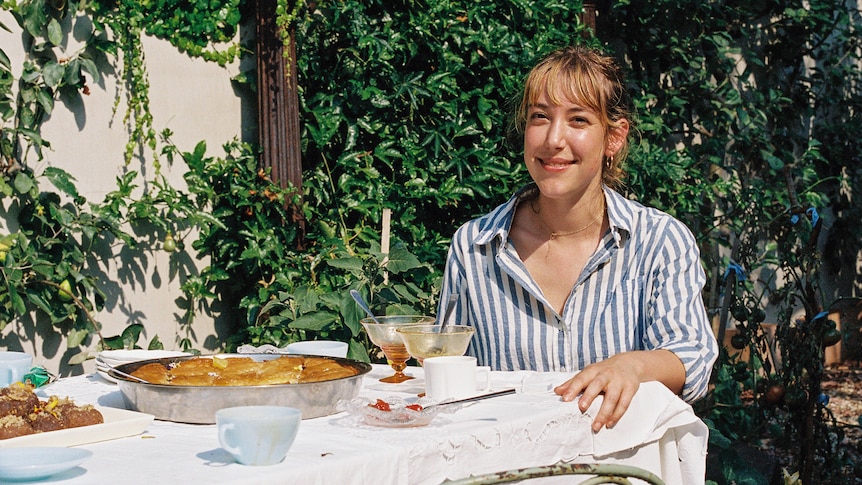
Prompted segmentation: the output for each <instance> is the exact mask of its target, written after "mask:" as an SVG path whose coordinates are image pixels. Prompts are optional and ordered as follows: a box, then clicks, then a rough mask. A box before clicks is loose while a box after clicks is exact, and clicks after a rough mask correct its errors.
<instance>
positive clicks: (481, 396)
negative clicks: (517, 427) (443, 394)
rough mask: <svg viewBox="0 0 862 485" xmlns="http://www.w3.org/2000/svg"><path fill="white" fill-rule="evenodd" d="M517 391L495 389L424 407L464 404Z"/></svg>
mask: <svg viewBox="0 0 862 485" xmlns="http://www.w3.org/2000/svg"><path fill="white" fill-rule="evenodd" d="M515 392H517V391H516V390H515V389H503V390H502V391H495V392H492V393H489V394H480V395H478V396H473V397H468V398H466V399H457V400H455V401H443V402H439V403H437V404H429V405H428V406H425V408H424V409H429V408H434V407H441V406H448V405H450V404H464V403H468V402H473V401H481V400H483V399H490V398H492V397H498V396H507V395H509V394H515Z"/></svg>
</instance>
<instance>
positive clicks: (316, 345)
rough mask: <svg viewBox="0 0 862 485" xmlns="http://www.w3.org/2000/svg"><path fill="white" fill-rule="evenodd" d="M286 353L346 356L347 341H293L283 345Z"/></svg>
mask: <svg viewBox="0 0 862 485" xmlns="http://www.w3.org/2000/svg"><path fill="white" fill-rule="evenodd" d="M285 349H286V350H287V353H288V354H303V355H322V356H326V357H341V358H344V357H347V350H348V345H347V342H339V341H337V340H306V341H304V342H294V343H292V344H288V345H287V347H285Z"/></svg>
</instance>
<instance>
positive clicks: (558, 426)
mask: <svg viewBox="0 0 862 485" xmlns="http://www.w3.org/2000/svg"><path fill="white" fill-rule="evenodd" d="M391 372H392V370H391V368H389V367H388V366H385V365H376V364H375V365H373V368H372V371H371V372H370V373H369V374H367V375H366V376H365V377H364V379H363V386H362V390H361V391H360V396H366V397H369V398H372V399H376V398H381V399H386V398H387V397H391V396H401V397H416V395H417V394H418V393H421V392H422V391H423V389H424V379H423V373H422V369H421V368H415V367H411V368H408V372H407V373H408V374H410V375H413V376H416V378H415V379H412V380H410V381H407V382H405V383H402V384H384V383H381V382H379V381H378V379H379V378H380V377H384V376H386V375H388V374H391ZM571 375H572V374H564V373H539V372H523V371H519V372H492V373H491V382H492V390H499V389H505V388H515V389H516V390H517V391H518V392H517V393H515V394H509V395H505V396H501V397H495V398H491V399H486V400H483V401H478V402H474V403H471V404H469V405H467V406H465V407H463V408H461V409H460V410H458V411H457V412H454V413H450V414H445V413H441V414H439V415H438V416H437V417H436V418H435V419H434V421H432V422H431V424H430V425H428V426H425V427H418V428H399V429H391V428H380V427H372V426H368V425H364V424H360V423H358V422H357V420H356V418H355V417H354V416H351V415H348V414H347V413H338V414H334V415H331V416H326V417H321V418H315V419H306V420H303V421H302V423H301V425H300V429H299V433H298V435H297V437H296V441H295V442H294V444H293V446H292V447H291V449H290V451H289V452H288V454H287V457H286V458H285V460H284V461H283V462H281V463H280V464H278V465H273V466H263V467H252V466H243V465H239V464H237V463H235V462H234V461H233V459H232V457H231V456H230V455H229V454H228V453H227V452H226V451H224V450H223V449H221V448H220V445H219V442H218V435H217V430H216V426H215V425H194V424H180V423H173V422H167V421H160V420H155V421H154V422H153V423H152V424H151V425H150V426H149V427H148V429H146V431H145V432H144V433H143V434H142V435H137V436H131V437H126V438H120V439H114V440H109V441H103V442H98V443H90V444H84V445H80V446H78V447H79V448H84V449H87V450H90V451H92V452H93V456H92V457H91V458H90V459H88V460H87V461H85V462H84V463H82V464H81V465H79V466H78V467H76V468H74V469H72V470H68V471H66V472H63V473H60V474H57V475H54V476H52V477H51V478H49V479H48V480H47V481H46V482H44V483H63V484H99V483H124V484H138V483H140V484H154V483H160V484H161V483H164V484H173V483H177V484H179V483H183V484H184V483H219V484H253V483H261V484H267V485H272V484H280V483H289V484H303V485H309V484H327V485H328V484H354V483H355V484H370V483H374V484H438V483H440V482H442V481H444V480H446V479H458V478H464V477H467V476H470V475H476V474H482V473H490V472H496V471H502V470H509V469H514V468H523V467H533V466H538V465H550V464H554V463H557V462H560V461H562V462H566V463H613V464H625V465H633V466H637V467H641V468H643V469H645V470H648V471H650V472H652V473H654V474H656V475H658V476H659V477H661V478H662V479H663V480H664V481H665V483H668V484H686V485H690V484H695V483H703V480H704V474H705V454H706V447H707V435H708V431H707V428H706V426H705V424H704V423H703V422H702V421H700V420H699V419H698V418H697V416H695V414H694V412H693V411H692V409H691V407H690V406H689V405H688V404H686V403H684V402H683V401H682V400H680V399H679V398H678V397H677V396H675V395H673V394H672V393H671V392H670V391H669V390H668V389H667V388H665V387H664V386H663V385H661V384H659V383H645V384H643V385H641V387H640V390H639V391H638V393H637V395H636V396H635V398H634V401H633V402H632V405H631V407H630V408H629V411H628V412H627V413H626V415H625V416H624V417H623V419H622V420H621V421H620V422H619V423H618V424H617V425H616V426H615V427H614V428H611V429H603V430H602V431H600V432H598V433H593V432H592V431H591V429H590V424H591V422H592V416H594V415H595V413H596V412H597V411H598V406H599V402H600V401H601V399H598V400H597V402H595V403H594V404H593V406H591V408H590V409H589V410H587V412H586V413H581V412H580V411H579V410H578V407H577V405H576V404H575V403H571V402H562V401H561V400H560V398H559V396H557V395H555V394H554V393H553V390H552V389H553V387H554V386H555V385H557V384H560V383H562V382H564V381H565V380H566V379H568V378H569V377H571ZM39 393H40V394H42V395H44V396H47V395H57V396H59V397H66V396H68V397H70V398H72V399H74V400H75V402H76V403H79V404H84V403H90V404H95V405H98V406H103V407H115V408H125V407H126V406H125V403H124V401H123V398H122V395H121V393H120V391H119V389H118V387H117V386H116V384H113V383H110V382H108V381H106V380H104V379H103V378H101V377H100V376H98V375H96V374H92V375H82V376H75V377H68V378H63V379H60V380H58V381H57V382H55V383H53V384H51V385H50V386H49V387H47V388H44V389H40V390H39ZM585 478H588V477H582V476H575V477H573V476H558V477H550V478H547V479H543V480H545V481H560V482H564V483H573V482H577V481H580V480H583V479H585ZM530 483H533V482H530Z"/></svg>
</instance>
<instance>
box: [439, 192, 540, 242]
mask: <svg viewBox="0 0 862 485" xmlns="http://www.w3.org/2000/svg"><path fill="white" fill-rule="evenodd" d="M528 187H529V186H528ZM523 193H524V189H522V190H519V191H518V192H516V193H515V194H514V195H512V197H510V198H509V200H507V201H506V202H504V203H502V204H500V205H498V206H497V207H495V208H493V209H491V210H490V211H488V212H487V213H485V214H483V215H481V216H478V217H475V218H473V219H471V220H469V221H467V222H465V223H464V224H462V225H461V226H460V227H459V228H458V229H457V230H456V231H455V239H456V240H460V241H462V242H469V243H471V244H482V243H487V242H489V241H490V240H492V239H493V238H494V237H495V236H497V235H502V236H503V237H506V235H507V234H508V231H509V228H510V227H511V226H512V219H513V218H514V214H515V209H516V208H517V206H518V201H519V198H520V197H521V195H522V194H523Z"/></svg>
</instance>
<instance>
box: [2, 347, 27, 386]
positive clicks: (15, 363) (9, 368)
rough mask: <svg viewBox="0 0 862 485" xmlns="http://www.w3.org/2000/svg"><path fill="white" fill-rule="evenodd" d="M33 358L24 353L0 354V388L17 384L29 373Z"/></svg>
mask: <svg viewBox="0 0 862 485" xmlns="http://www.w3.org/2000/svg"><path fill="white" fill-rule="evenodd" d="M32 363H33V356H32V355H30V354H27V353H24V352H14V351H6V352H0V387H7V386H8V385H9V384H12V383H13V382H19V381H21V379H23V378H24V374H26V373H27V372H29V371H30V365H31V364H32Z"/></svg>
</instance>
